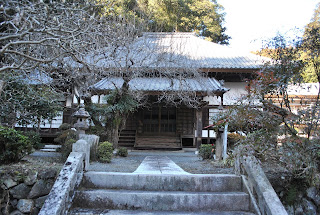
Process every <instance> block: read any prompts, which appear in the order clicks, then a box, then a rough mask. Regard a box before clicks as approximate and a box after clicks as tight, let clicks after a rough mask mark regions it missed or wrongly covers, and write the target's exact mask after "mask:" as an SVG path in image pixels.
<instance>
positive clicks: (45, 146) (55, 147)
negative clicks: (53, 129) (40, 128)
mask: <svg viewBox="0 0 320 215" xmlns="http://www.w3.org/2000/svg"><path fill="white" fill-rule="evenodd" d="M44 148H45V149H46V148H48V149H57V148H61V145H44Z"/></svg>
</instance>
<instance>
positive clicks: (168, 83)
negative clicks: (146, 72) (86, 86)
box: [90, 77, 229, 93]
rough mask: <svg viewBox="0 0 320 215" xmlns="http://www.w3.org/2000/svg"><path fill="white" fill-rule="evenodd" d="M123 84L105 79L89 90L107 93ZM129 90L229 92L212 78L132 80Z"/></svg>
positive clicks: (112, 79)
mask: <svg viewBox="0 0 320 215" xmlns="http://www.w3.org/2000/svg"><path fill="white" fill-rule="evenodd" d="M123 83H124V81H123V79H122V78H115V77H112V78H105V79H103V80H101V81H99V82H98V83H96V84H94V85H93V86H91V87H90V88H91V89H92V90H96V91H108V90H114V89H116V88H120V87H121V86H122V85H123ZM129 89H130V90H134V91H135V90H136V91H148V92H161V91H169V92H170V91H187V92H191V91H192V92H202V93H219V92H226V91H228V90H229V89H227V88H225V87H223V86H222V85H221V83H220V82H218V81H217V80H215V79H214V78H198V79H191V78H188V79H183V80H178V79H169V78H133V79H132V80H130V81H129Z"/></svg>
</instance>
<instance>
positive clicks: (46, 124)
mask: <svg viewBox="0 0 320 215" xmlns="http://www.w3.org/2000/svg"><path fill="white" fill-rule="evenodd" d="M62 122H63V112H62V111H60V112H59V115H58V116H56V117H55V118H54V119H53V120H52V121H51V122H49V121H48V120H42V121H41V124H40V128H59V126H60V125H61V124H62ZM15 127H18V128H19V127H25V126H21V125H19V124H16V126H15ZM33 127H37V125H32V124H30V125H27V128H33Z"/></svg>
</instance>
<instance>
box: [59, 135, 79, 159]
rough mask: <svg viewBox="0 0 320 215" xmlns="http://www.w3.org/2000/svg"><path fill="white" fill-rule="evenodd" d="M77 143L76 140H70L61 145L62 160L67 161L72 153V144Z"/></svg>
mask: <svg viewBox="0 0 320 215" xmlns="http://www.w3.org/2000/svg"><path fill="white" fill-rule="evenodd" d="M75 142H76V140H75V139H72V138H70V139H68V140H67V141H66V142H64V143H63V144H62V145H61V149H60V150H61V155H62V159H63V160H66V159H67V158H68V156H69V154H70V152H71V151H72V144H74V143H75Z"/></svg>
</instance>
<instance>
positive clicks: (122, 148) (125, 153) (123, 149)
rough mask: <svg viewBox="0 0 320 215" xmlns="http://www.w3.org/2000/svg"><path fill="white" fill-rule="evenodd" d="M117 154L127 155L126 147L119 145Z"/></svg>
mask: <svg viewBox="0 0 320 215" xmlns="http://www.w3.org/2000/svg"><path fill="white" fill-rule="evenodd" d="M117 155H118V156H121V157H127V156H128V149H127V148H124V147H120V148H119V149H118V151H117Z"/></svg>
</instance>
